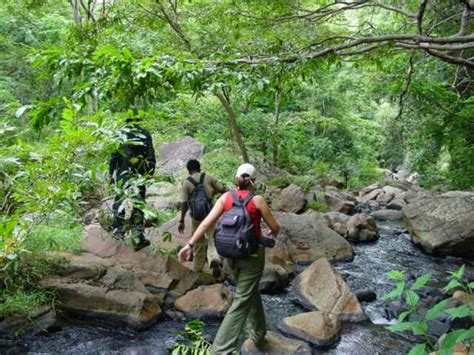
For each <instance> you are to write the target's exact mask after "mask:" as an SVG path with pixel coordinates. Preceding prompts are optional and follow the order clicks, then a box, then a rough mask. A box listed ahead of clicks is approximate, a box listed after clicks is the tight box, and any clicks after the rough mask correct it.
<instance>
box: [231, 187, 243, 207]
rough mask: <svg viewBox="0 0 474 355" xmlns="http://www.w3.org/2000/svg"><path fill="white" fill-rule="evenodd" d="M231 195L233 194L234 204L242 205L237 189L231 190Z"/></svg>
mask: <svg viewBox="0 0 474 355" xmlns="http://www.w3.org/2000/svg"><path fill="white" fill-rule="evenodd" d="M229 192H230V195H231V196H232V205H233V206H242V201H241V200H240V198H239V196H237V191H236V190H230V191H229Z"/></svg>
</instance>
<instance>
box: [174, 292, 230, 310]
mask: <svg viewBox="0 0 474 355" xmlns="http://www.w3.org/2000/svg"><path fill="white" fill-rule="evenodd" d="M231 303H232V294H231V292H230V291H229V289H228V288H227V287H225V286H224V285H223V284H215V285H212V286H200V287H198V288H196V289H194V290H191V291H188V292H187V293H186V294H185V295H184V296H182V297H180V298H178V299H177V300H176V301H175V302H174V306H175V308H176V309H177V310H178V311H180V312H183V313H184V314H185V315H186V317H188V318H221V317H223V316H224V315H225V312H227V309H228V308H229V307H230V305H231Z"/></svg>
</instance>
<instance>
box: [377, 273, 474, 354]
mask: <svg viewBox="0 0 474 355" xmlns="http://www.w3.org/2000/svg"><path fill="white" fill-rule="evenodd" d="M449 274H450V275H451V276H452V279H451V281H450V282H449V284H448V286H449V287H448V286H446V287H445V288H444V290H445V291H448V290H450V289H452V288H454V287H460V288H463V289H464V290H466V291H468V292H469V293H470V294H472V291H473V288H472V287H470V286H469V284H468V283H466V282H464V281H463V280H462V277H463V275H464V265H463V266H461V268H460V269H459V270H457V271H456V272H449ZM387 276H388V278H389V279H391V280H395V281H397V285H396V287H395V288H394V289H393V290H392V291H390V292H389V293H387V294H386V295H384V298H386V299H393V298H401V299H402V300H404V301H405V304H406V306H407V308H408V310H407V311H405V312H402V313H401V314H400V315H399V317H398V319H397V324H395V325H392V326H389V327H388V329H390V330H391V331H394V332H404V331H409V332H411V333H412V334H413V335H420V336H423V337H424V339H425V342H424V343H421V344H417V345H415V346H414V347H413V348H412V349H411V351H410V354H427V353H428V352H429V351H436V352H437V353H438V352H439V353H440V354H448V353H450V350H451V349H452V348H453V347H454V345H455V344H456V343H457V342H461V341H463V340H466V339H471V338H472V337H473V336H474V327H471V328H470V329H459V330H453V331H451V332H449V333H448V334H446V336H445V337H444V338H441V339H440V340H439V341H438V342H435V341H433V339H431V338H430V336H429V323H428V322H429V321H431V320H433V319H436V318H438V317H440V316H443V315H449V316H450V317H451V318H452V319H455V318H463V317H474V309H472V307H470V306H469V305H467V304H466V305H462V306H459V307H455V308H449V309H448V308H447V307H448V303H449V300H448V299H445V300H442V301H440V302H439V303H437V304H435V305H434V306H432V307H431V308H430V309H428V310H427V311H426V313H423V312H421V311H420V309H419V307H418V303H419V301H420V296H419V295H418V294H417V293H416V291H417V290H419V289H420V288H422V287H424V286H425V285H426V284H427V283H428V282H429V281H430V279H431V277H432V273H427V274H424V275H422V276H420V277H418V278H417V279H416V280H415V281H414V282H413V284H412V285H411V286H410V287H409V288H407V283H406V281H405V272H404V271H398V270H394V271H390V272H389V273H387ZM453 281H456V283H453ZM409 316H410V319H415V320H413V321H406V319H407V318H408V317H409ZM434 340H436V339H434Z"/></svg>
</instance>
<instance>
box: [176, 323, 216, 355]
mask: <svg viewBox="0 0 474 355" xmlns="http://www.w3.org/2000/svg"><path fill="white" fill-rule="evenodd" d="M203 327H204V322H203V321H202V320H199V319H195V320H192V321H190V322H188V323H186V325H185V328H184V332H183V333H181V334H180V336H182V337H184V339H183V340H181V341H178V342H176V343H174V344H173V345H171V346H170V347H169V348H168V351H169V352H170V353H171V354H176V355H178V354H181V355H190V354H199V355H204V354H210V351H211V345H212V344H211V343H209V342H208V341H207V340H206V339H204V337H203Z"/></svg>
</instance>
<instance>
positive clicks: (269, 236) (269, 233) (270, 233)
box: [268, 231, 278, 239]
mask: <svg viewBox="0 0 474 355" xmlns="http://www.w3.org/2000/svg"><path fill="white" fill-rule="evenodd" d="M277 235H278V232H273V231H270V232H268V238H272V239H276V237H277Z"/></svg>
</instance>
